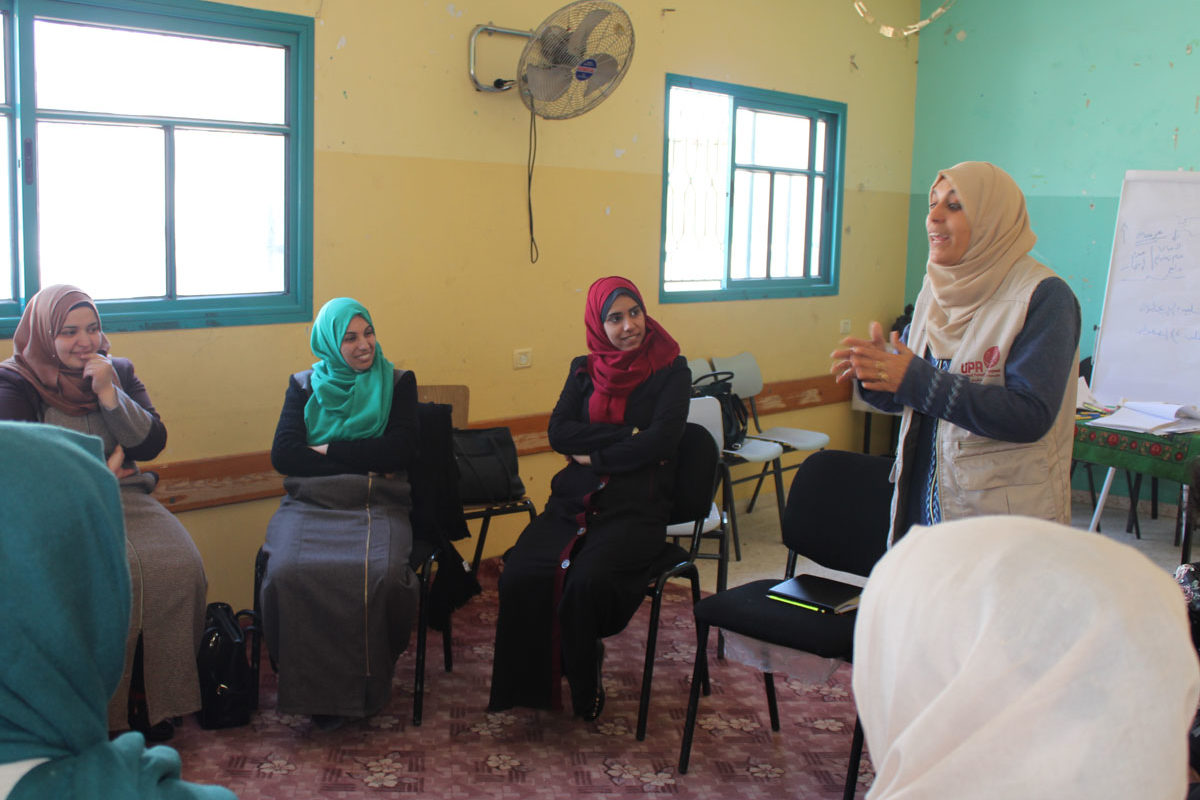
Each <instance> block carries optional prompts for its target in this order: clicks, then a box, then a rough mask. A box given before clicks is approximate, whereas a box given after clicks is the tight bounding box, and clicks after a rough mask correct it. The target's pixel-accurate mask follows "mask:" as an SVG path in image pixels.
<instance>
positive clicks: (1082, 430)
mask: <svg viewBox="0 0 1200 800" xmlns="http://www.w3.org/2000/svg"><path fill="white" fill-rule="evenodd" d="M1072 456H1073V457H1074V458H1075V460H1076V461H1085V462H1087V463H1089V464H1099V465H1101V466H1105V467H1108V475H1107V476H1105V479H1104V488H1103V489H1101V490H1100V497H1099V498H1097V500H1096V512H1095V515H1094V516H1093V517H1092V527H1091V530H1095V528H1096V523H1097V522H1098V521H1099V518H1100V512H1101V510H1103V508H1104V501H1105V500H1106V499H1107V496H1108V490H1109V487H1110V486H1111V485H1112V479H1113V475H1115V474H1116V471H1117V470H1118V469H1127V470H1129V471H1130V472H1138V473H1141V474H1143V475H1150V476H1152V477H1155V478H1166V479H1167V480H1172V481H1177V482H1178V483H1180V484H1181V485H1182V486H1183V491H1184V498H1185V504H1186V499H1187V496H1188V483H1189V481H1190V480H1191V472H1190V466H1191V464H1192V462H1193V461H1194V460H1196V459H1200V433H1176V434H1170V435H1168V436H1155V435H1153V434H1149V433H1141V432H1138V431H1123V430H1117V429H1115V428H1104V427H1101V426H1099V425H1088V424H1085V420H1076V422H1075V443H1074V449H1073V452H1072ZM1179 513H1180V514H1181V515H1182V517H1183V537H1182V547H1181V561H1180V563H1184V564H1186V563H1188V561H1189V560H1190V559H1191V548H1192V526H1191V524H1190V523H1191V520H1190V518H1189V515H1188V514H1187V510H1186V508H1184V507H1181V508H1180V509H1179Z"/></svg>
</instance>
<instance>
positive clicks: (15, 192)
mask: <svg viewBox="0 0 1200 800" xmlns="http://www.w3.org/2000/svg"><path fill="white" fill-rule="evenodd" d="M0 11H2V12H3V13H5V14H6V15H7V17H8V22H9V24H8V25H7V26H6V30H5V41H4V58H5V64H6V67H7V69H6V70H5V77H6V79H7V81H8V85H7V86H6V87H5V88H6V92H5V98H4V100H5V101H6V102H4V103H0V114H3V115H4V116H3V119H2V122H3V124H7V125H8V126H9V152H8V153H5V154H3V155H2V156H0V157H6V158H7V159H8V161H9V175H10V185H9V186H8V187H5V190H6V191H8V192H9V196H10V199H11V208H12V209H13V213H12V215H11V216H12V218H11V219H10V220H9V224H10V230H11V232H12V237H11V241H12V264H13V265H14V267H13V274H12V276H11V280H12V283H13V286H12V296H13V298H14V299H13V300H3V301H0V336H3V337H11V336H12V333H13V331H14V330H15V328H16V325H17V322H18V321H19V319H20V316H21V312H22V310H23V308H24V305H25V303H26V302H27V301H28V298H29V297H32V296H33V294H34V293H36V292H37V291H38V289H39V288H40V279H39V271H38V252H37V249H38V235H37V232H38V225H37V208H38V205H37V203H38V200H37V192H38V185H37V158H36V153H37V144H36V142H37V123H38V122H39V121H41V120H55V121H79V120H88V121H96V120H97V119H99V120H103V121H110V122H125V123H129V122H133V123H138V124H148V125H159V126H164V127H168V128H173V127H175V126H176V125H178V126H179V127H187V128H191V129H205V128H208V129H219V130H227V131H234V132H243V131H245V132H264V131H266V132H272V133H277V134H282V135H283V136H284V139H285V153H286V155H285V158H286V171H285V176H286V177H285V182H286V186H285V187H284V194H285V198H286V200H285V202H286V219H287V232H286V236H285V256H284V270H285V275H284V289H283V291H282V292H277V293H276V292H272V293H262V294H237V295H234V294H230V295H203V296H192V297H179V296H178V295H176V294H175V277H174V259H173V253H172V251H171V249H170V247H168V251H167V257H166V263H164V265H163V268H164V270H165V271H166V285H167V291H166V294H165V296H162V297H153V298H137V299H122V300H99V301H97V306H98V307H99V309H100V315H101V318H102V319H103V323H104V328H105V330H107V331H138V330H170V329H177V328H201V327H219V326H232V325H258V324H274V323H285V322H302V321H308V320H311V319H312V305H313V301H312V229H313V221H312V218H313V212H312V209H313V69H314V56H313V49H314V45H313V41H314V23H313V20H312V18H310V17H303V16H299V15H295V14H285V13H280V12H274V11H262V10H258V9H253V8H243V7H241V6H231V5H224V4H219V3H210V2H203V0H171V1H170V2H165V1H157V2H156V1H155V0H15V2H14V0H0ZM39 18H41V19H56V20H62V21H65V22H80V23H85V24H94V25H100V26H105V27H115V28H127V29H134V30H143V31H151V32H166V33H173V34H180V35H184V36H195V37H198V38H206V39H217V40H222V41H234V42H246V43H252V44H266V45H274V46H280V47H283V48H284V49H285V50H286V53H287V56H286V84H285V88H284V91H285V94H286V97H285V102H284V107H285V116H284V122H283V123H282V124H279V125H270V124H238V123H230V122H227V121H205V120H195V119H186V120H180V119H174V118H167V117H154V116H129V115H110V114H87V113H73V112H61V111H51V110H39V109H37V108H36V102H35V100H34V97H35V95H34V91H35V87H34V80H33V74H34V69H33V65H34V53H33V46H32V43H33V23H34V20H35V19H39ZM26 143H29V145H27V144H26ZM27 146H31V147H32V152H33V153H34V158H33V159H32V163H25V162H26V159H25V158H24V151H25V149H26V147H27ZM173 179H174V174H173V170H172V169H171V168H170V165H168V169H167V173H166V180H167V185H166V198H168V199H164V204H167V219H168V223H167V224H168V231H167V241H168V243H170V242H172V241H173V227H172V226H173V221H172V220H171V214H170V208H171V207H170V202H171V201H170V200H169V198H171V197H173V192H174V184H173ZM0 279H4V278H3V276H0ZM80 288H82V289H84V291H87V287H86V286H82V287H80Z"/></svg>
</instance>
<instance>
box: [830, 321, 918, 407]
mask: <svg viewBox="0 0 1200 800" xmlns="http://www.w3.org/2000/svg"><path fill="white" fill-rule="evenodd" d="M868 331H869V335H870V337H871V338H870V339H857V338H855V337H853V336H847V337H846V338H845V339H843V340H842V346H841V347H840V348H838V349H837V350H834V351H833V352H832V353H830V358H833V359H834V364H833V366H832V367H831V368H830V370H829V371H830V372H832V373H833V374H834V376H835V379H836V380H837V382H838V383H841V382H843V381H846V380H849V379H850V378H857V379H858V380H859V381H861V382H862V385H863V388H864V389H869V390H870V391H873V392H895V391H896V390H897V389H899V388H900V383H901V381H903V380H904V373H905V372H907V371H908V364H909V362H910V361H912V358H913V352H912V351H911V350H909V349H908V346H907V345H905V344H904V342H902V341H900V334H899V333H897V332H896V331H892V335H891V342H890V343H888V342H885V341H884V338H883V326H882V325H880V324H879V323H878V322H872V323H871V325H870V327H869V329H868Z"/></svg>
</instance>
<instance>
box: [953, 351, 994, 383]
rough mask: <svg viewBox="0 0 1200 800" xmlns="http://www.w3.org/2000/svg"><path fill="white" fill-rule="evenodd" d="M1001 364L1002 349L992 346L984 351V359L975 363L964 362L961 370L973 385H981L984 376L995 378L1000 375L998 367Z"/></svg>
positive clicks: (960, 367)
mask: <svg viewBox="0 0 1200 800" xmlns="http://www.w3.org/2000/svg"><path fill="white" fill-rule="evenodd" d="M999 363H1000V348H999V347H997V346H996V345H992V346H991V347H989V348H988V349H987V350H984V351H983V358H982V359H976V360H974V361H964V362H963V363H962V365H961V366H959V370H960V371H961V372H962V374H964V375H968V376H970V378H971V381H972V382H973V383H979V382H980V381H981V380H983V378H984V376H985V375H986V376H988V377H995V376H997V375H999V374H1000V369H999V367H998V366H997V365H998V364H999Z"/></svg>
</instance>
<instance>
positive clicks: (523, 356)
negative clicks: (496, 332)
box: [513, 347, 533, 369]
mask: <svg viewBox="0 0 1200 800" xmlns="http://www.w3.org/2000/svg"><path fill="white" fill-rule="evenodd" d="M532 366H533V348H532V347H519V348H517V349H516V350H513V369H525V368H526V367H532Z"/></svg>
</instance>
